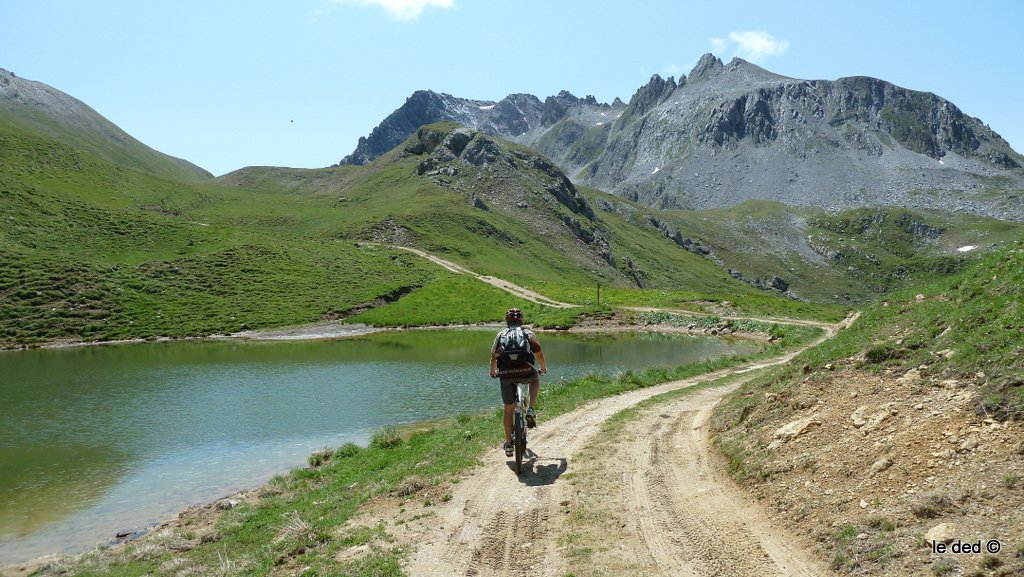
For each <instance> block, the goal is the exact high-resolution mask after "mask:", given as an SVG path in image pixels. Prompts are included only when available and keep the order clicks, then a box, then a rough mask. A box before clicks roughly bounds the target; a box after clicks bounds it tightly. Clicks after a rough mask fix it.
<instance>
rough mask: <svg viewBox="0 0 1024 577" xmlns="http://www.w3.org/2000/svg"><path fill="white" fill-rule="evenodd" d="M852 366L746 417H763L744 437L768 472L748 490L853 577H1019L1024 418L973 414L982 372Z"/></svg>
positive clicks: (812, 380) (1023, 532) (1023, 568)
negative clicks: (962, 547) (964, 547)
mask: <svg viewBox="0 0 1024 577" xmlns="http://www.w3.org/2000/svg"><path fill="white" fill-rule="evenodd" d="M853 364H854V363H853V360H851V362H850V365H849V366H842V365H840V366H834V367H832V368H833V372H832V373H830V374H826V375H812V376H809V377H808V378H807V379H806V380H805V382H804V383H803V385H802V386H801V387H799V388H798V389H797V390H798V391H799V393H798V394H797V395H795V396H792V397H790V398H785V399H784V398H782V397H775V398H773V397H772V395H770V394H769V396H768V399H767V401H768V402H767V403H765V404H763V405H760V406H758V407H757V408H756V409H754V413H755V414H752V415H751V416H750V417H749V419H750V420H752V421H758V420H759V419H760V417H766V420H764V421H763V423H762V424H761V425H759V426H758V429H757V430H756V431H748V434H749V435H750V437H749V438H748V439H747V441H748V446H750V447H752V448H753V453H752V455H751V457H750V459H751V461H754V462H757V461H758V460H759V459H763V460H761V461H760V463H759V465H760V467H761V469H760V471H761V475H762V476H763V477H764V478H758V479H754V480H751V481H749V482H748V483H747V487H748V488H749V489H750V490H751V492H752V493H753V495H754V496H756V498H757V499H758V501H760V503H761V504H762V505H763V506H765V507H766V509H767V510H768V511H769V517H770V519H771V520H772V521H773V522H778V523H782V524H783V525H784V526H787V527H788V528H790V529H791V530H793V531H794V532H796V533H798V534H800V535H802V536H803V537H806V538H808V539H810V540H812V541H814V542H816V543H817V552H818V555H819V557H820V558H822V559H823V560H825V561H826V562H828V563H830V564H831V565H832V567H833V568H835V569H837V570H839V571H843V572H849V573H851V574H857V575H862V574H871V575H961V574H962V575H1020V574H1024V442H1022V441H1024V427H1022V425H1021V423H1019V422H997V421H995V420H993V419H991V418H988V417H987V416H986V415H985V414H984V413H981V414H979V413H978V411H977V410H976V409H977V407H978V404H977V401H976V399H977V394H976V390H977V383H976V382H975V381H976V380H977V379H983V378H984V375H983V374H979V375H977V377H976V378H974V379H970V380H962V379H953V378H946V377H945V376H943V375H941V374H932V373H931V372H930V370H929V367H927V366H922V367H919V368H914V369H910V370H908V371H903V370H899V371H896V370H891V371H889V372H881V373H878V374H876V373H871V372H867V371H865V370H862V369H857V368H855V367H854V366H853ZM757 413H761V414H760V415H758V414H757ZM756 447H763V448H762V449H758V448H756ZM958 543H959V544H969V545H971V546H972V547H973V548H974V550H973V551H968V552H967V553H960V554H958V553H955V552H954V551H953V550H954V545H955V544H958ZM979 543H980V546H979V545H978V544H979ZM943 545H945V548H946V550H945V552H942V546H943ZM979 549H980V550H979ZM997 549H998V553H996V554H993V553H994V552H995V551H996V550H997Z"/></svg>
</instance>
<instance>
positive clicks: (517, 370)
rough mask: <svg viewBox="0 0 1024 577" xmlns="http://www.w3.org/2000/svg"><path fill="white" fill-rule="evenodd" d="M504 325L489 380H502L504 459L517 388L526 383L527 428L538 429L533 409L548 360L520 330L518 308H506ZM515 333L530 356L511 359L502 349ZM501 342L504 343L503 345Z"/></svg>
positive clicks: (529, 335)
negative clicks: (535, 363) (526, 345)
mask: <svg viewBox="0 0 1024 577" xmlns="http://www.w3.org/2000/svg"><path fill="white" fill-rule="evenodd" d="M505 324H506V325H508V326H507V327H506V328H504V329H502V330H501V331H500V332H499V333H498V335H497V336H496V337H494V344H493V345H491V378H492V379H494V378H498V377H501V380H500V381H499V382H500V384H501V400H502V402H503V403H504V404H505V444H504V446H503V448H504V449H505V456H507V457H511V456H512V416H513V414H514V413H515V408H516V405H515V403H516V385H518V384H519V383H527V384H528V385H530V405H529V407H528V408H527V410H526V426H527V427H530V428H533V427H536V426H537V417H536V413H535V412H534V406H535V405H536V404H537V391H539V390H540V375H543V374H544V373H546V372H548V364H547V361H545V360H544V352H543V351H541V348H540V343H538V342H537V337H536V336H535V335H534V334H533V331H530V330H527V329H524V328H523V311H521V310H520V309H509V310H508V312H506V313H505ZM517 331H522V336H524V337H525V340H526V342H528V343H529V353H527V354H525V355H519V356H520V357H521V358H517V359H514V360H513V359H510V358H507V357H508V354H502V353H503V352H505V353H507V352H508V351H506V350H505V349H506V348H507V347H508V346H510V345H509V343H510V342H514V341H515V340H516V339H515V337H516V336H518V335H517ZM503 343H504V344H503ZM534 360H536V362H538V363H539V364H540V369H539V370H538V369H537V368H535V367H534V366H533V362H534Z"/></svg>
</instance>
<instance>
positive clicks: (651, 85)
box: [623, 74, 677, 117]
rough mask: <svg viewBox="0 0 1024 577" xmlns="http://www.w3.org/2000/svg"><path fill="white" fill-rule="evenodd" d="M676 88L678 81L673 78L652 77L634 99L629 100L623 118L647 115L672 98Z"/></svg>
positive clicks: (634, 95)
mask: <svg viewBox="0 0 1024 577" xmlns="http://www.w3.org/2000/svg"><path fill="white" fill-rule="evenodd" d="M676 87H677V85H676V81H675V80H674V79H673V78H672V77H671V76H670V77H669V78H668V80H665V79H663V78H662V77H661V76H658V75H657V74H655V75H654V76H651V79H650V81H648V82H647V84H646V85H644V86H642V87H641V88H640V89H639V90H637V91H636V93H635V94H633V98H630V99H629V104H628V105H627V106H626V112H625V113H623V116H626V117H630V116H642V115H644V114H647V112H648V111H650V110H651V109H652V108H654V107H655V106H657V105H658V104H660V103H662V102H664V101H665V99H667V98H668V97H669V96H671V95H672V92H674V91H675V89H676Z"/></svg>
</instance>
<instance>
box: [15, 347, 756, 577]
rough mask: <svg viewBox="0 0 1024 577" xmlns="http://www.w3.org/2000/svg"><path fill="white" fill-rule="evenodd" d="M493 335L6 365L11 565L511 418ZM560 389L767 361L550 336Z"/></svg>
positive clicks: (77, 353)
mask: <svg viewBox="0 0 1024 577" xmlns="http://www.w3.org/2000/svg"><path fill="white" fill-rule="evenodd" d="M493 338H494V332H493V331H410V332H400V333H385V334H378V335H371V336H366V337H361V338H354V339H343V340H335V341H307V342H294V341H289V342H274V343H270V342H256V343H249V342H246V343H242V342H180V343H159V344H144V345H123V346H104V347H86V348H77V349H68V350H41V351H39V350H37V351H25V352H18V353H9V354H2V355H0V375H2V377H0V378H2V379H3V381H2V382H0V393H2V395H3V399H4V403H3V407H2V409H0V410H2V411H3V413H4V418H3V421H2V424H0V464H2V467H0V501H2V502H3V507H2V508H0V562H17V561H21V560H25V559H27V558H30V557H33V556H38V555H43V554H46V553H51V552H56V551H79V550H83V549H86V548H88V547H90V546H91V545H93V544H95V543H96V542H97V541H100V540H103V539H105V538H108V537H110V536H111V535H113V534H114V533H116V532H118V531H121V530H125V529H130V528H133V527H140V526H144V525H146V524H149V523H152V522H155V521H157V520H159V519H160V518H162V517H166V516H169V515H171V514H173V513H174V512H176V511H178V510H181V509H182V508H184V507H185V506H187V505H189V504H193V503H200V502H207V501H211V500H214V499H216V498H219V497H221V496H224V495H227V494H230V493H232V492H235V491H238V490H240V489H243V488H246V487H251V486H254V485H258V484H260V483H262V482H264V481H266V480H267V479H268V478H269V477H270V476H272V475H273V474H275V473H278V472H283V471H286V470H287V469H289V468H291V467H294V466H298V465H301V464H303V463H304V461H305V458H306V456H307V455H308V454H309V453H311V452H312V451H315V450H317V449H321V448H324V447H336V446H339V445H341V444H343V443H345V442H349V441H352V442H357V443H365V442H366V441H367V440H368V439H369V437H370V436H371V435H372V433H373V432H374V431H375V430H378V429H380V428H381V427H383V426H385V425H389V424H404V423H411V422H416V421H420V420H424V419H429V418H434V417H438V416H448V415H454V414H458V413H464V412H469V411H478V410H481V409H484V408H488V407H497V406H498V405H499V404H500V401H499V397H498V394H497V387H496V383H495V382H494V381H492V380H491V379H489V378H488V377H487V363H488V358H489V347H490V344H491V341H492V339H493ZM540 340H541V343H542V345H543V346H544V348H545V353H546V356H547V358H548V361H549V363H550V367H551V369H552V370H551V372H550V373H549V375H548V376H547V377H546V381H547V382H550V381H551V380H553V379H554V380H557V379H569V378H574V377H577V376H580V375H582V374H584V373H587V372H591V371H611V370H624V369H639V368H645V367H649V366H676V365H679V364H684V363H687V362H692V361H695V360H699V359H703V358H709V357H715V356H720V355H722V354H727V353H729V352H733V351H737V352H745V351H749V350H751V349H752V348H753V347H752V346H751V345H748V344H744V343H731V344H730V343H725V342H722V341H716V340H710V339H698V338H693V337H686V336H666V335H653V334H643V335H640V334H630V335H616V336H614V337H610V336H579V335H562V334H558V335H548V334H542V335H540Z"/></svg>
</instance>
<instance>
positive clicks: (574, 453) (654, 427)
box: [356, 328, 835, 577]
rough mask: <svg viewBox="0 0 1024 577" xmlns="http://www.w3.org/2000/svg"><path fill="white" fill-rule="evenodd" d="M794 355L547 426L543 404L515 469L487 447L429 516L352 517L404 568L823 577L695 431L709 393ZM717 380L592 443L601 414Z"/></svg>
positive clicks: (712, 400) (628, 397)
mask: <svg viewBox="0 0 1024 577" xmlns="http://www.w3.org/2000/svg"><path fill="white" fill-rule="evenodd" d="M834 330H835V328H833V331H834ZM831 334H832V331H830V333H829V336H830V335H831ZM795 355H796V353H791V354H787V355H784V356H781V357H778V358H775V359H772V360H769V361H765V362H761V363H757V364H754V365H750V366H746V367H740V368H734V369H726V370H722V371H718V372H716V373H712V374H709V375H704V376H702V377H698V378H694V379H688V380H682V381H675V382H671V383H667V384H664V385H661V386H658V387H652V388H650V389H643V390H638V391H633V392H630V393H626V394H622V395H618V396H615V397H610V398H606V399H602V400H600V401H596V402H594V403H590V404H588V405H587V406H585V407H583V408H581V409H579V410H576V411H573V412H572V413H569V414H565V415H562V416H560V417H557V418H554V419H551V420H550V421H545V420H543V412H542V413H540V415H541V420H540V423H539V424H538V427H537V428H536V429H534V432H533V434H532V436H531V437H530V447H529V448H530V449H531V450H532V451H534V452H535V453H536V457H535V458H534V459H533V460H532V461H531V462H530V465H529V467H528V468H527V470H526V471H524V472H523V474H522V475H521V476H519V477H517V476H516V474H515V473H514V472H513V470H512V462H511V459H508V458H506V457H505V455H504V453H502V452H501V451H500V450H498V448H497V446H496V447H495V450H494V451H493V452H491V453H489V454H487V455H485V456H484V458H483V463H482V466H481V467H479V468H478V469H476V470H475V471H474V472H473V473H472V474H470V475H469V476H467V477H466V478H464V479H461V480H460V482H458V483H457V484H454V485H453V486H452V488H451V498H450V499H449V500H447V501H446V502H444V503H439V504H436V505H435V506H434V507H433V509H434V511H433V512H432V514H430V515H428V516H425V517H424V516H416V515H412V514H411V513H405V512H404V510H403V509H401V508H400V504H399V503H392V504H391V505H390V506H386V505H385V506H380V507H376V508H374V509H373V510H372V511H371V512H369V513H368V514H367V516H366V517H363V518H360V519H358V520H357V522H356V524H369V525H371V526H372V525H375V524H377V523H381V522H382V523H384V525H385V527H386V529H387V531H388V532H390V533H392V534H394V535H395V536H396V538H397V539H398V541H399V543H401V544H403V545H405V546H407V547H408V548H409V549H410V550H411V551H412V553H411V558H410V561H409V566H408V567H406V570H407V572H408V574H409V575H415V576H417V577H421V576H436V577H441V576H444V577H448V576H452V575H467V576H476V575H478V576H487V575H522V576H524V577H525V576H531V577H533V576H551V577H562V576H565V575H567V574H574V575H576V576H577V577H582V576H583V575H640V574H643V575H645V576H651V575H665V576H673V577H677V576H681V575H682V576H685V575H727V576H728V575H735V576H743V577H748V576H753V575H758V576H759V575H830V574H831V572H830V571H829V570H828V569H827V568H825V567H824V566H822V565H821V564H820V563H819V562H818V561H817V560H816V559H814V558H813V556H811V555H810V554H808V553H807V552H806V551H804V550H802V549H801V548H800V547H799V546H798V545H796V543H798V541H797V540H795V539H793V538H792V537H791V536H790V535H788V534H787V533H786V532H785V531H783V530H781V529H780V528H778V527H775V526H773V525H772V524H771V523H770V522H769V521H768V518H767V516H766V514H765V512H764V511H763V510H762V509H761V507H760V506H759V505H758V504H757V503H755V502H752V501H751V500H750V499H749V498H748V497H747V495H745V494H744V493H743V492H742V491H741V490H739V489H738V488H737V487H735V486H734V484H733V482H732V480H731V479H729V478H728V477H727V476H726V475H725V474H724V473H723V471H722V467H721V465H720V463H719V462H718V461H719V460H720V459H721V455H720V453H719V452H718V451H717V449H715V448H714V447H712V446H711V445H710V443H709V440H708V434H707V421H708V417H709V415H710V412H711V409H712V407H713V406H714V405H715V404H716V403H717V402H718V401H720V400H721V399H722V398H723V397H725V396H726V395H727V394H728V393H729V392H731V391H732V390H734V389H735V387H737V386H739V385H740V384H742V382H744V381H746V380H748V379H750V378H753V376H754V375H755V374H756V372H757V371H759V370H760V369H763V368H766V367H768V366H771V365H776V364H781V363H784V362H787V361H788V360H790V359H791V358H792V357H793V356H795ZM730 375H731V376H733V378H732V379H731V382H730V383H729V384H728V385H727V386H720V387H716V388H707V389H703V390H699V391H697V392H695V393H694V394H691V395H686V396H682V397H681V398H679V399H676V400H673V401H669V402H668V403H667V404H661V403H658V404H655V405H654V406H653V408H649V409H644V410H642V411H641V414H640V416H639V417H638V418H636V419H631V420H630V421H629V424H628V425H627V426H626V428H627V431H628V432H627V433H626V434H623V435H620V436H618V437H617V438H616V439H615V440H614V442H611V443H609V444H608V447H605V448H603V449H601V448H598V449H595V448H594V446H592V444H593V443H595V442H597V439H598V437H600V436H601V435H599V431H600V429H601V427H602V425H603V424H604V423H605V421H606V420H607V419H608V418H609V417H611V416H612V415H615V414H616V413H618V412H620V411H622V410H624V409H627V408H629V407H632V406H634V405H636V404H637V403H640V402H641V401H644V400H646V399H649V398H651V397H653V396H655V395H658V394H661V393H666V392H670V391H674V390H678V389H681V388H685V387H690V386H693V385H695V384H697V383H699V382H703V381H709V380H714V379H718V378H722V377H727V376H730ZM498 434H500V433H497V432H496V435H498ZM609 447H611V448H609ZM591 517H592V519H591ZM581 519H582V521H581ZM581 527H583V528H584V529H582V530H581ZM586 527H590V529H586ZM581 551H582V552H583V553H580V552H581Z"/></svg>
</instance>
